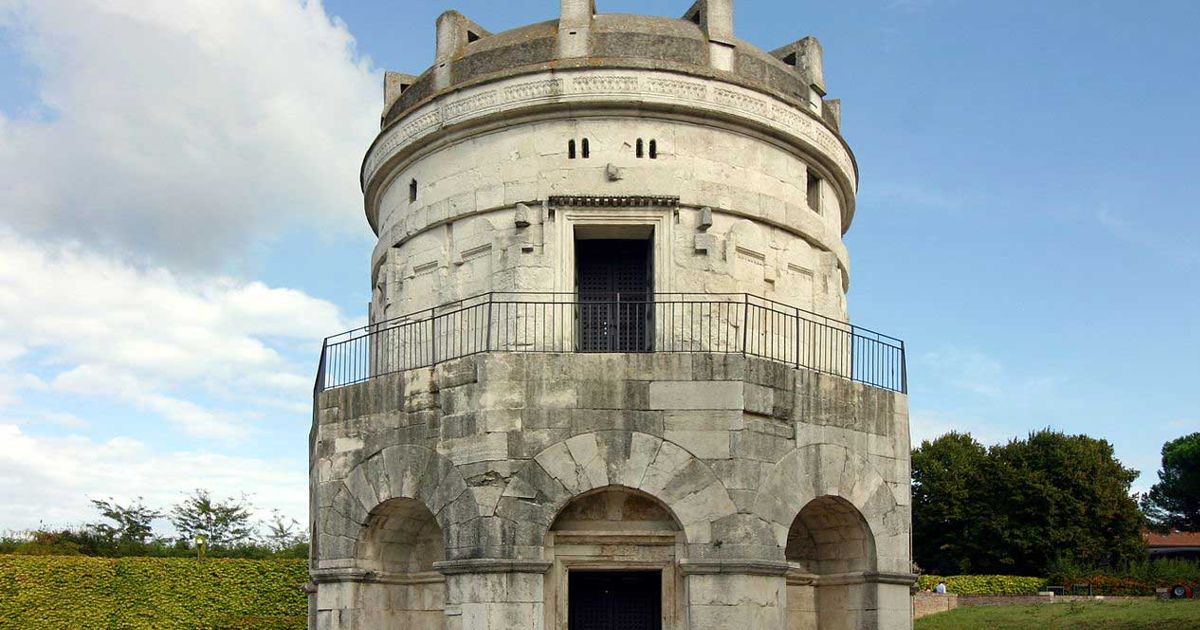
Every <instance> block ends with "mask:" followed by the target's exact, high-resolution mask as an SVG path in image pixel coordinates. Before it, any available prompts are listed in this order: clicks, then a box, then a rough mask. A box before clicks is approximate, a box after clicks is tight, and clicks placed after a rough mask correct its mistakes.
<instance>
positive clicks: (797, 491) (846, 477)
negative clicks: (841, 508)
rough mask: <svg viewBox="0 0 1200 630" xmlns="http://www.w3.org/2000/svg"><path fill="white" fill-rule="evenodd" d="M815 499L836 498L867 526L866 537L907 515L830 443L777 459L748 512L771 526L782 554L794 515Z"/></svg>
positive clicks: (888, 491)
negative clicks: (852, 509) (852, 510)
mask: <svg viewBox="0 0 1200 630" xmlns="http://www.w3.org/2000/svg"><path fill="white" fill-rule="evenodd" d="M820 497H836V498H837V499H839V500H840V501H843V502H845V504H846V505H848V506H851V507H853V508H854V509H855V510H856V511H857V512H858V513H859V514H860V515H861V517H862V518H863V519H864V522H865V523H868V524H869V528H868V531H870V532H872V533H873V536H872V538H877V537H878V536H879V535H880V534H881V533H882V532H881V529H885V528H882V527H881V526H882V525H892V526H898V525H899V524H900V523H901V518H900V516H903V517H904V518H906V514H905V515H900V514H899V512H901V511H903V512H905V513H906V512H907V510H900V509H899V508H900V505H899V503H898V502H897V501H896V497H895V495H894V494H893V491H892V488H891V486H889V485H888V483H887V481H886V480H885V479H884V477H883V476H882V475H880V474H879V472H878V471H877V470H876V469H875V467H874V466H872V465H871V463H870V462H868V461H867V460H866V459H864V458H863V457H861V456H859V455H857V454H854V453H852V452H850V451H849V450H848V449H846V448H845V447H843V446H837V445H833V444H810V445H807V446H802V447H800V448H797V449H795V450H793V451H792V452H790V453H788V454H787V455H785V456H784V457H783V459H781V460H779V462H777V463H776V464H775V465H774V466H773V467H772V468H771V470H770V472H769V473H768V474H767V476H766V479H765V480H764V482H763V483H762V485H761V486H759V489H758V496H757V497H756V499H755V502H754V513H755V514H757V515H758V516H759V517H761V518H762V519H764V520H766V521H767V522H768V523H770V524H771V526H772V528H773V529H774V530H775V537H776V541H777V542H778V544H779V546H780V547H781V548H785V549H786V547H787V541H788V533H789V532H790V531H791V527H792V524H793V522H794V520H795V518H796V515H797V514H799V513H800V511H801V510H802V509H804V507H805V506H807V505H809V504H810V503H811V502H812V501H814V500H815V499H818V498H820ZM884 521H887V522H886V523H885V522H884ZM895 533H902V532H895ZM903 533H905V535H907V533H906V532H903Z"/></svg>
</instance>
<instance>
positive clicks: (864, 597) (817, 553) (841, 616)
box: [784, 495, 876, 630]
mask: <svg viewBox="0 0 1200 630" xmlns="http://www.w3.org/2000/svg"><path fill="white" fill-rule="evenodd" d="M784 557H786V558H787V561H788V564H789V565H790V567H791V568H790V571H789V573H788V580H787V582H788V593H787V598H788V628H789V630H798V629H800V628H805V629H812V628H815V629H818V630H834V629H838V630H840V629H842V628H847V629H849V628H857V627H859V625H858V624H859V622H860V621H861V620H863V619H864V618H865V616H866V615H868V613H869V611H870V610H873V606H874V605H873V604H872V602H871V599H872V598H871V592H872V591H871V585H870V584H868V583H867V580H866V579H865V578H866V575H867V574H868V573H869V572H872V571H874V570H875V566H876V563H875V539H874V536H872V534H871V528H870V526H869V525H868V524H867V521H866V519H865V518H863V515H862V513H861V512H859V511H858V509H857V508H855V507H854V505H852V504H851V503H850V502H849V501H847V500H845V499H843V498H841V497H835V496H828V495H826V496H820V497H817V498H815V499H813V500H812V501H810V502H808V504H806V505H805V506H804V507H803V508H802V509H801V510H800V512H799V513H798V514H797V515H796V518H795V519H794V520H793V521H792V526H791V528H790V529H789V530H788V536H787V546H786V547H785V549H784Z"/></svg>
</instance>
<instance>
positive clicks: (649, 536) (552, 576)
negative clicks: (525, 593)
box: [544, 530, 687, 630]
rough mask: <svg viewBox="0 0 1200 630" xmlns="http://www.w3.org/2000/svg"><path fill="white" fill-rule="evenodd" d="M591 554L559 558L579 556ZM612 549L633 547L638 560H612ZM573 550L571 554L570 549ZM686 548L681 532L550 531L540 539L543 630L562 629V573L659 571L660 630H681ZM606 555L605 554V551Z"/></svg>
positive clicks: (565, 596)
mask: <svg viewBox="0 0 1200 630" xmlns="http://www.w3.org/2000/svg"><path fill="white" fill-rule="evenodd" d="M588 547H592V548H594V551H593V552H591V553H562V552H559V551H558V549H562V551H563V552H568V551H584V550H585V549H586V548H588ZM614 547H625V548H633V549H635V550H636V554H637V556H638V557H636V558H628V557H621V556H617V557H615V558H614V557H612V556H611V555H610V553H609V551H611V550H613V548H614ZM572 548H574V549H572ZM686 549H687V544H686V537H685V536H684V534H683V532H676V531H645V532H633V531H569V530H568V531H551V532H547V534H546V545H545V552H546V558H547V559H548V560H550V562H551V564H550V568H549V570H547V571H546V583H545V591H544V592H545V597H546V609H545V612H546V623H545V628H546V630H568V622H569V621H570V614H569V613H570V611H569V610H568V601H569V597H568V592H567V589H568V573H569V572H570V571H572V570H588V571H660V572H661V575H662V629H663V630H683V629H684V628H686V627H687V624H686V605H685V598H684V597H683V594H684V583H683V574H682V572H681V571H680V570H679V560H680V559H681V558H684V557H685V554H686ZM606 550H609V551H606Z"/></svg>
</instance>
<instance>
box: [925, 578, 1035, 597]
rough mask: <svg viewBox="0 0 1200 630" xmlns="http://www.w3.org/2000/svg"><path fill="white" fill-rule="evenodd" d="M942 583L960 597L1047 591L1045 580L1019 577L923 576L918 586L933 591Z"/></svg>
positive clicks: (1026, 593) (947, 589)
mask: <svg viewBox="0 0 1200 630" xmlns="http://www.w3.org/2000/svg"><path fill="white" fill-rule="evenodd" d="M942 581H945V582H946V591H947V592H949V593H956V594H958V595H1031V594H1036V593H1038V592H1039V591H1043V590H1045V589H1046V579H1045V578H1037V577H1022V576H1018V575H951V576H949V577H939V576H936V575H922V576H921V577H920V578H918V580H917V585H918V586H919V587H920V588H921V590H933V587H935V586H937V583H938V582H942Z"/></svg>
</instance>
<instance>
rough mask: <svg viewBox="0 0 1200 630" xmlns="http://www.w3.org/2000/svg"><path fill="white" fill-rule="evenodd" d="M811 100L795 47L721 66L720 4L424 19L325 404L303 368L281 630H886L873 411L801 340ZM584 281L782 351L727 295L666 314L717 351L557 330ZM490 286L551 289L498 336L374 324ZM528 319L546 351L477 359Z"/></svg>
mask: <svg viewBox="0 0 1200 630" xmlns="http://www.w3.org/2000/svg"><path fill="white" fill-rule="evenodd" d="M839 109H840V108H839V105H838V102H837V101H833V100H827V99H825V81H824V76H823V71H822V66H821V47H820V45H819V44H818V43H817V41H816V40H815V39H813V38H811V37H806V38H804V39H801V40H799V41H797V42H795V43H793V44H790V45H788V46H784V47H782V48H779V49H778V50H775V51H773V52H770V53H768V52H764V51H762V50H760V49H758V48H756V47H754V46H753V45H751V44H748V43H746V42H743V41H741V40H739V39H737V38H736V37H735V36H734V34H733V7H732V0H700V2H697V3H696V4H695V5H694V6H692V7H691V8H689V9H688V10H687V11H686V12H685V14H684V17H683V18H681V19H678V20H676V19H667V18H657V17H646V16H630V15H605V14H597V13H596V12H595V6H594V4H593V2H592V1H591V0H562V6H561V17H560V19H558V20H554V21H549V22H544V23H540V24H534V25H530V26H526V27H521V28H518V29H514V30H511V31H507V32H503V33H496V34H493V33H490V32H488V31H487V30H486V29H484V28H483V27H481V26H480V25H478V24H476V23H474V22H472V21H471V20H469V19H467V18H466V17H464V16H462V15H461V14H458V13H456V12H453V11H451V12H447V13H446V14H444V15H443V16H442V17H441V18H439V19H438V22H437V51H436V57H435V63H434V66H433V67H431V68H429V69H428V70H427V71H425V72H424V73H423V74H421V75H420V76H412V75H404V74H399V73H388V74H387V77H386V85H385V107H384V113H383V119H382V123H383V125H382V131H381V133H380V135H379V137H378V139H377V140H376V141H375V143H374V144H373V145H372V147H371V148H370V150H369V151H368V153H367V156H366V160H365V162H364V164H363V171H362V184H363V190H364V194H365V199H366V214H367V218H368V221H369V222H370V224H371V227H372V228H373V229H374V230H375V233H376V234H377V235H378V236H379V241H378V245H377V247H376V248H375V252H374V254H373V257H372V267H371V278H372V283H373V285H372V286H373V288H374V292H373V296H372V301H371V304H370V306H369V312H370V326H369V327H368V329H367V335H368V336H366V337H364V339H368V340H371V341H369V343H368V344H367V345H364V346H362V347H363V348H364V349H365V350H364V354H365V355H366V358H365V359H361V362H360V363H359V364H357V365H359V366H360V367H359V368H357V369H358V370H359V371H358V372H353V371H351V372H346V374H349V376H345V375H344V374H343V376H341V377H339V378H341V380H336V381H335V380H334V379H333V377H331V376H329V374H327V372H326V370H327V369H332V368H329V367H328V365H331V363H327V357H326V356H325V355H324V354H323V358H322V371H321V374H320V375H319V377H318V384H317V395H316V397H315V409H314V423H313V431H312V434H311V436H310V441H311V458H310V466H311V470H310V475H311V489H310V490H311V513H312V518H311V527H312V534H313V545H312V558H311V575H312V580H313V583H314V585H315V593H314V594H313V596H312V598H311V606H310V627H313V628H320V629H330V630H332V629H339V630H341V629H366V628H417V629H434V628H436V629H439V630H441V629H446V630H460V629H461V630H468V629H469V630H477V629H479V630H483V629H486V630H517V629H521V630H526V629H530V628H536V629H546V630H551V629H554V630H568V629H570V630H590V629H600V628H669V629H678V630H682V629H685V628H691V629H708V628H739V629H749V628H777V629H785V628H786V629H822V630H824V629H835V628H836V629H842V628H846V629H860V628H861V629H867V628H905V629H906V628H911V625H912V622H911V614H912V607H911V598H910V594H909V586H910V585H911V583H912V581H913V576H912V575H911V574H910V566H911V564H910V539H909V537H910V497H909V434H908V412H907V398H906V396H905V395H904V394H903V393H901V391H894V390H897V389H899V390H903V387H902V386H900V387H890V388H889V387H880V386H874V385H869V384H864V383H863V382H856V381H863V380H867V382H871V381H870V380H868V379H865V378H864V377H863V370H864V368H863V367H862V365H863V364H862V363H861V362H860V358H859V357H858V355H857V354H855V353H856V352H859V350H856V348H857V346H854V345H853V342H837V343H835V342H833V341H829V340H828V339H832V338H833V337H831V336H824V337H823V336H817V335H813V336H808V337H804V341H803V342H801V340H800V337H799V334H800V330H801V329H800V327H799V326H800V323H801V322H808V321H810V320H809V319H803V318H811V321H812V322H819V326H820V327H821V328H820V329H821V330H826V329H827V330H830V331H834V332H839V331H850V330H851V328H850V327H849V325H848V324H843V323H841V321H840V320H845V319H846V317H847V306H846V301H845V294H846V291H847V289H848V286H849V263H848V254H847V252H846V248H845V246H844V245H843V243H842V235H843V234H844V233H845V231H846V230H848V229H849V227H850V223H851V220H852V218H853V213H854V194H855V189H856V186H857V177H858V174H857V170H856V166H855V163H854V158H853V155H852V154H851V152H850V150H849V148H848V146H847V145H846V143H845V141H844V140H843V139H842V136H841V134H840V131H839V125H840V121H839ZM605 247H613V248H616V247H621V248H624V249H621V250H620V251H622V252H631V251H645V252H646V253H645V260H644V261H641V260H640V259H638V261H635V263H631V262H630V261H629V260H607V259H604V256H603V251H604V248H605ZM638 248H641V249H638ZM613 251H616V250H615V249H614V250H613ZM597 252H599V253H597ZM639 255H640V254H639ZM622 256H624V257H625V258H629V255H628V254H622ZM638 265H641V266H640V267H639V266H638ZM614 270H615V271H614ZM631 270H632V271H631ZM589 274H590V275H589ZM631 277H632V278H633V280H630V278H631ZM597 279H599V280H597ZM596 282H601V283H603V282H611V283H614V284H611V285H605V286H610V287H611V286H619V287H628V286H636V287H638V291H640V294H639V295H642V296H643V297H642V298H641V299H643V300H644V301H646V302H651V303H652V302H655V301H658V300H665V299H666V298H660V297H646V296H661V295H665V294H670V295H680V294H696V295H700V296H707V297H713V296H717V295H718V294H725V293H731V294H753V295H757V296H762V297H764V298H768V299H769V300H774V301H776V302H779V303H784V304H789V305H792V306H795V307H799V308H801V309H804V311H805V312H807V314H805V315H803V318H796V319H791V320H786V321H788V322H795V327H794V329H793V328H788V329H787V330H785V331H783V332H782V333H781V332H779V331H775V330H768V325H767V324H766V323H762V324H755V325H756V326H758V328H753V329H752V327H751V324H752V322H751V321H750V317H749V315H748V313H749V310H748V309H749V306H740V307H738V306H737V305H738V304H748V303H749V302H748V301H747V302H736V301H735V302H733V304H735V308H734V310H726V311H717V312H714V311H713V310H712V309H711V305H710V310H709V311H707V312H705V311H704V310H703V309H702V308H701V309H699V310H697V309H696V308H693V310H692V311H691V312H693V313H699V314H700V315H699V317H700V318H701V320H702V325H703V326H707V327H708V329H709V330H712V329H714V328H716V329H718V330H731V331H734V334H733V335H732V341H731V340H730V338H728V337H726V338H722V337H721V336H720V334H717V336H716V337H712V336H711V335H710V336H708V337H705V336H704V335H703V334H702V333H696V332H695V331H696V330H698V329H697V328H695V327H692V328H685V327H684V326H685V325H684V324H679V323H676V322H675V320H674V319H671V320H670V324H668V323H667V319H666V315H665V314H666V311H655V310H653V308H654V307H649V309H648V310H642V311H637V315H636V316H634V317H629V316H624V317H625V318H624V319H622V317H623V316H622V315H620V314H619V313H620V311H619V310H618V311H615V312H617V313H618V315H615V316H614V315H612V313H613V312H614V311H611V310H609V311H605V312H607V313H608V315H603V316H600V315H585V307H586V304H585V303H587V301H588V299H592V298H594V297H595V296H596V295H600V294H599V293H596V291H597V289H595V288H594V287H593V285H594V284H595V283H596ZM622 282H623V283H626V284H620V283H622ZM629 282H633V283H634V285H629V284H628V283H629ZM638 283H640V284H638ZM615 290H617V291H628V290H629V289H628V288H618V289H615ZM588 291H591V292H592V293H587V292H588ZM489 292H513V293H514V294H515V293H517V292H522V293H532V292H539V293H537V295H557V296H569V297H567V298H556V301H555V304H556V305H558V306H555V309H554V310H547V309H545V308H542V309H541V310H538V309H533V310H526V311H521V314H520V316H519V317H518V316H516V315H513V316H511V317H512V319H511V320H502V321H503V322H504V323H503V324H502V325H499V324H496V323H495V321H497V320H495V319H486V320H481V319H480V318H482V317H485V316H486V317H487V318H495V317H497V316H496V315H495V314H494V311H493V310H492V309H493V306H494V302H495V300H494V299H493V298H489V299H488V301H486V302H484V303H483V305H484V307H486V310H484V309H483V308H479V309H476V310H471V311H469V312H470V314H471V315H470V317H466V316H462V317H460V318H459V319H453V320H451V319H444V320H437V321H435V320H434V319H429V320H427V321H428V322H429V325H428V327H427V328H421V327H420V325H421V324H420V322H422V321H426V320H421V319H420V317H425V316H424V315H421V316H412V317H406V318H402V316H406V314H409V313H415V312H418V311H422V310H423V309H431V310H429V311H427V313H431V314H433V313H440V312H444V311H440V310H438V309H436V308H435V307H437V306H438V305H441V304H446V303H449V302H452V301H455V300H463V299H465V298H469V297H471V296H475V295H479V294H487V293H489ZM587 296H590V297H587ZM539 299H541V298H539ZM673 299H676V300H678V298H673ZM737 299H738V300H742V299H743V298H737ZM747 299H748V298H747ZM562 304H566V305H567V307H569V309H568V310H564V307H562V306H561V305H562ZM688 304H690V302H685V301H683V300H679V305H680V308H681V309H682V308H684V307H688ZM771 304H774V302H772V303H771ZM693 306H694V305H693ZM496 308H498V307H496ZM606 308H608V307H606ZM627 308H628V307H627ZM639 308H645V307H639ZM689 308H692V307H689ZM736 308H742V309H743V310H741V311H738V310H736ZM779 308H781V309H782V308H783V307H779ZM618 309H619V306H618ZM445 312H449V311H445ZM548 312H550V313H556V315H554V316H553V318H551V319H544V320H539V319H537V318H538V317H539V316H540V317H547V316H546V315H545V314H546V313H548ZM586 312H588V313H591V312H592V311H586ZM788 312H789V313H791V312H792V311H788ZM539 313H540V314H541V315H538V314H539ZM563 313H568V315H566V316H563ZM739 313H740V315H739ZM485 314H486V315H485ZM428 317H430V318H433V317H434V316H433V315H428ZM563 317H565V319H564V318H563ZM826 318H828V319H826ZM479 321H484V323H483V324H479ZM765 321H766V320H765V319H764V322H765ZM780 321H785V320H780ZM412 322H418V324H417V325H412V326H410V324H412ZM438 322H441V323H438ZM447 322H453V325H450V324H448V323H447ZM631 322H633V323H637V324H638V325H642V324H645V325H646V326H647V327H648V329H649V330H650V332H649V333H638V335H641V336H638V335H634V336H629V335H628V334H627V331H626V333H624V334H626V336H625V337H620V335H621V334H623V333H621V332H620V327H621V326H628V325H630V323H631ZM510 324H511V325H510ZM560 324H562V325H563V327H562V329H559V328H556V327H557V326H559V325H560ZM792 325H793V324H788V326H792ZM406 326H407V327H406ZM438 326H441V328H439V327H438ZM530 326H532V327H533V328H534V329H535V330H538V331H542V332H541V335H542V337H543V338H544V337H545V336H546V335H547V334H548V335H549V336H550V337H551V338H553V339H559V340H561V339H567V340H568V342H564V343H563V344H559V345H558V346H555V347H553V348H549V349H548V348H547V347H542V346H538V345H537V344H536V343H534V342H532V341H530V340H529V339H528V338H524V337H521V338H513V339H509V338H508V337H505V340H501V341H497V336H498V335H500V333H501V332H503V333H504V334H505V335H512V334H516V332H517V331H518V330H519V329H521V327H526V328H528V327H530ZM656 326H657V328H656ZM687 326H691V324H687ZM816 326H817V325H814V328H813V329H814V330H817V329H818V328H817V327H816ZM550 328H553V330H552V331H551V332H549V333H546V332H544V331H545V330H548V329H550ZM422 330H427V331H428V335H427V336H426V337H419V335H420V334H424V333H421V331H422ZM792 330H794V331H795V332H796V336H795V337H787V336H786V334H790V332H789V331H792ZM381 331H382V332H388V331H391V332H388V334H389V335H391V336H387V337H385V336H383V335H382V333H381ZM396 331H406V332H405V335H408V334H409V333H408V332H407V331H416V333H417V335H416V336H401V335H399V333H396ZM392 333H396V334H392ZM526 334H528V333H526ZM845 334H846V335H847V337H846V338H847V339H851V338H852V337H851V336H849V335H851V333H849V332H845ZM371 335H374V336H371ZM587 335H591V337H589V339H590V341H587V342H585V341H581V339H582V338H583V337H585V336H587ZM465 337H466V338H465ZM684 338H686V339H685V341H686V343H685V344H684V345H683V346H682V347H676V346H671V347H670V348H669V349H671V350H674V351H670V352H667V351H664V350H668V344H667V341H671V340H674V341H678V340H679V339H684ZM755 339H758V342H759V343H760V345H759V346H755V348H758V349H757V350H755V351H751V350H750V348H751V344H752V342H755ZM481 340H483V341H481ZM776 342H779V343H780V345H781V346H786V348H784V349H783V350H774V349H773V348H774V346H772V350H770V351H767V350H764V349H763V348H765V347H766V346H765V345H762V344H774V343H776ZM785 342H786V343H785ZM479 344H482V345H479ZM587 344H592V345H591V346H589V345H587ZM596 344H600V345H596ZM603 344H607V345H603ZM614 344H615V345H614ZM327 347H328V346H327ZM447 347H449V348H456V347H457V348H459V350H458V353H457V354H453V352H452V353H451V354H447V353H446V348H447ZM439 348H440V349H439ZM564 350H566V351H564ZM678 350H687V351H678ZM330 352H332V351H330ZM754 354H757V355H759V356H749V355H754ZM397 357H402V358H397ZM414 357H415V358H414ZM445 357H449V358H445ZM808 357H819V358H813V359H811V360H810V359H809V358H808ZM328 361H332V359H328ZM414 366H415V367H414ZM839 366H841V367H839ZM846 366H849V367H846ZM605 580H608V581H605ZM622 580H625V581H624V582H622ZM596 584H602V585H606V586H595V585H596ZM622 584H625V586H622ZM630 584H635V585H636V587H630V586H628V585H630ZM623 615H624V616H623ZM637 615H641V616H637ZM634 617H636V619H634ZM647 619H650V620H651V621H647Z"/></svg>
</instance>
